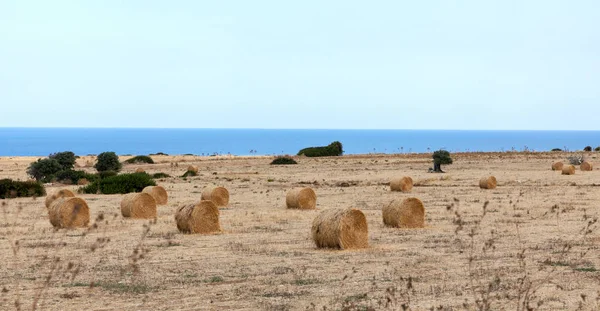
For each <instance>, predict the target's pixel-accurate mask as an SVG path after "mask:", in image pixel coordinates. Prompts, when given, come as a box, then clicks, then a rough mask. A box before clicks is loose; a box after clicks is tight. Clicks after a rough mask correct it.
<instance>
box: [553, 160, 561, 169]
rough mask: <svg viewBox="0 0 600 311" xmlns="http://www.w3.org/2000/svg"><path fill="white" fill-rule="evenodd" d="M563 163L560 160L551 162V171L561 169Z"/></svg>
mask: <svg viewBox="0 0 600 311" xmlns="http://www.w3.org/2000/svg"><path fill="white" fill-rule="evenodd" d="M563 166H564V164H563V163H562V162H560V161H558V162H554V163H552V170H553V171H562V169H563Z"/></svg>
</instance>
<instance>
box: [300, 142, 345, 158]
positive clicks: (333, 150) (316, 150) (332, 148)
mask: <svg viewBox="0 0 600 311" xmlns="http://www.w3.org/2000/svg"><path fill="white" fill-rule="evenodd" d="M343 153H344V150H343V148H342V143H340V142H339V141H334V142H332V143H331V144H329V145H327V146H323V147H308V148H304V149H302V150H300V151H298V155H305V156H307V157H332V156H341V155H342V154H343Z"/></svg>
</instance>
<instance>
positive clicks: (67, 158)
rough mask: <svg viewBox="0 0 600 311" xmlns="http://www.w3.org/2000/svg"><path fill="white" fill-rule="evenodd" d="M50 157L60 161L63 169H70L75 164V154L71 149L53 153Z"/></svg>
mask: <svg viewBox="0 0 600 311" xmlns="http://www.w3.org/2000/svg"><path fill="white" fill-rule="evenodd" d="M49 158H50V159H54V160H56V161H58V163H60V166H62V169H63V170H70V169H73V166H75V154H74V153H73V152H71V151H63V152H57V153H53V154H51V155H50V156H49Z"/></svg>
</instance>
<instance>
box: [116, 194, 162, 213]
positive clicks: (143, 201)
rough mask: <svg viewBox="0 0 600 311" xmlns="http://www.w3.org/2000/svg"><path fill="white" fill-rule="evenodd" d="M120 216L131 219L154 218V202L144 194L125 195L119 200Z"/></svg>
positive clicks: (148, 195) (149, 196)
mask: <svg viewBox="0 0 600 311" xmlns="http://www.w3.org/2000/svg"><path fill="white" fill-rule="evenodd" d="M121 214H122V215H123V217H131V218H142V219H149V218H156V201H155V200H154V198H153V197H152V196H151V195H150V194H148V193H145V192H140V193H129V194H126V195H125V196H124V197H123V200H121Z"/></svg>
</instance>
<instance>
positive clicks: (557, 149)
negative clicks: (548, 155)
mask: <svg viewBox="0 0 600 311" xmlns="http://www.w3.org/2000/svg"><path fill="white" fill-rule="evenodd" d="M550 151H556V152H560V151H562V149H560V148H553V149H552V150H550Z"/></svg>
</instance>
